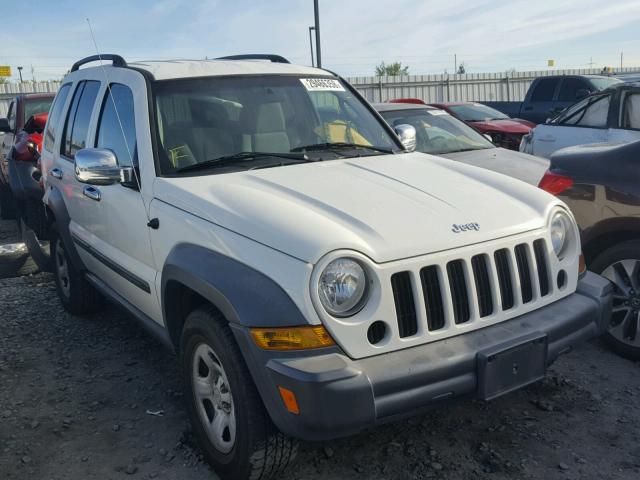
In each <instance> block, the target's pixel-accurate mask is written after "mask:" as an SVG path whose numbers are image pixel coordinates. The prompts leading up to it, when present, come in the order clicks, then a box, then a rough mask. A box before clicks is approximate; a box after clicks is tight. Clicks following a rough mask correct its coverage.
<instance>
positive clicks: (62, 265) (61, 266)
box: [55, 239, 71, 298]
mask: <svg viewBox="0 0 640 480" xmlns="http://www.w3.org/2000/svg"><path fill="white" fill-rule="evenodd" d="M55 257H56V258H55V262H56V277H57V278H58V284H59V285H60V290H62V294H63V295H64V296H65V298H69V297H70V296H71V281H70V280H69V264H68V263H67V255H66V254H65V251H64V246H63V245H62V241H61V240H60V239H57V240H56V255H55Z"/></svg>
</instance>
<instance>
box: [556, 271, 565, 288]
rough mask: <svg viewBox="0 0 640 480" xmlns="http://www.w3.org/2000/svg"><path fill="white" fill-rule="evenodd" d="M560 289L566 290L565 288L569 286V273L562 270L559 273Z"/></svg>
mask: <svg viewBox="0 0 640 480" xmlns="http://www.w3.org/2000/svg"><path fill="white" fill-rule="evenodd" d="M557 282H558V288H564V286H565V285H566V284H567V272H565V271H564V270H560V271H559V272H558V279H557Z"/></svg>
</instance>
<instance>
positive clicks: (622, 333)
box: [602, 259, 640, 348]
mask: <svg viewBox="0 0 640 480" xmlns="http://www.w3.org/2000/svg"><path fill="white" fill-rule="evenodd" d="M602 276H603V277H605V278H606V279H608V280H609V281H610V282H611V283H612V285H613V310H612V314H611V324H610V325H609V329H608V332H609V334H610V335H612V336H613V337H614V338H615V339H616V340H619V341H620V342H623V343H625V344H626V345H629V346H632V347H635V348H638V347H640V260H638V259H627V260H620V261H618V262H615V263H613V264H611V265H609V266H608V267H607V268H605V269H604V270H603V271H602Z"/></svg>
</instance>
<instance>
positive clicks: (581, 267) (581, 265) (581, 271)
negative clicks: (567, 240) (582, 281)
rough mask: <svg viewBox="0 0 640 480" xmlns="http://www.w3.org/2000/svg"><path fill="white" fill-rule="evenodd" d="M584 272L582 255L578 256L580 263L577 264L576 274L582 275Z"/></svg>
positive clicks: (585, 266)
mask: <svg viewBox="0 0 640 480" xmlns="http://www.w3.org/2000/svg"><path fill="white" fill-rule="evenodd" d="M586 271H587V264H586V263H585V261H584V255H583V254H580V261H579V263H578V273H579V274H580V275H582V274H583V273H584V272H586Z"/></svg>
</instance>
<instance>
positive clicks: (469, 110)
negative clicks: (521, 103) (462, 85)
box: [449, 103, 509, 122]
mask: <svg viewBox="0 0 640 480" xmlns="http://www.w3.org/2000/svg"><path fill="white" fill-rule="evenodd" d="M449 109H450V110H451V111H452V112H453V113H454V114H455V115H456V116H457V117H458V118H461V119H462V120H464V121H465V122H483V121H486V120H504V119H506V118H509V117H508V116H506V115H505V114H504V113H502V112H499V111H498V110H496V109H494V108H491V107H487V106H486V105H481V104H479V103H465V104H464V105H450V106H449Z"/></svg>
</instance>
